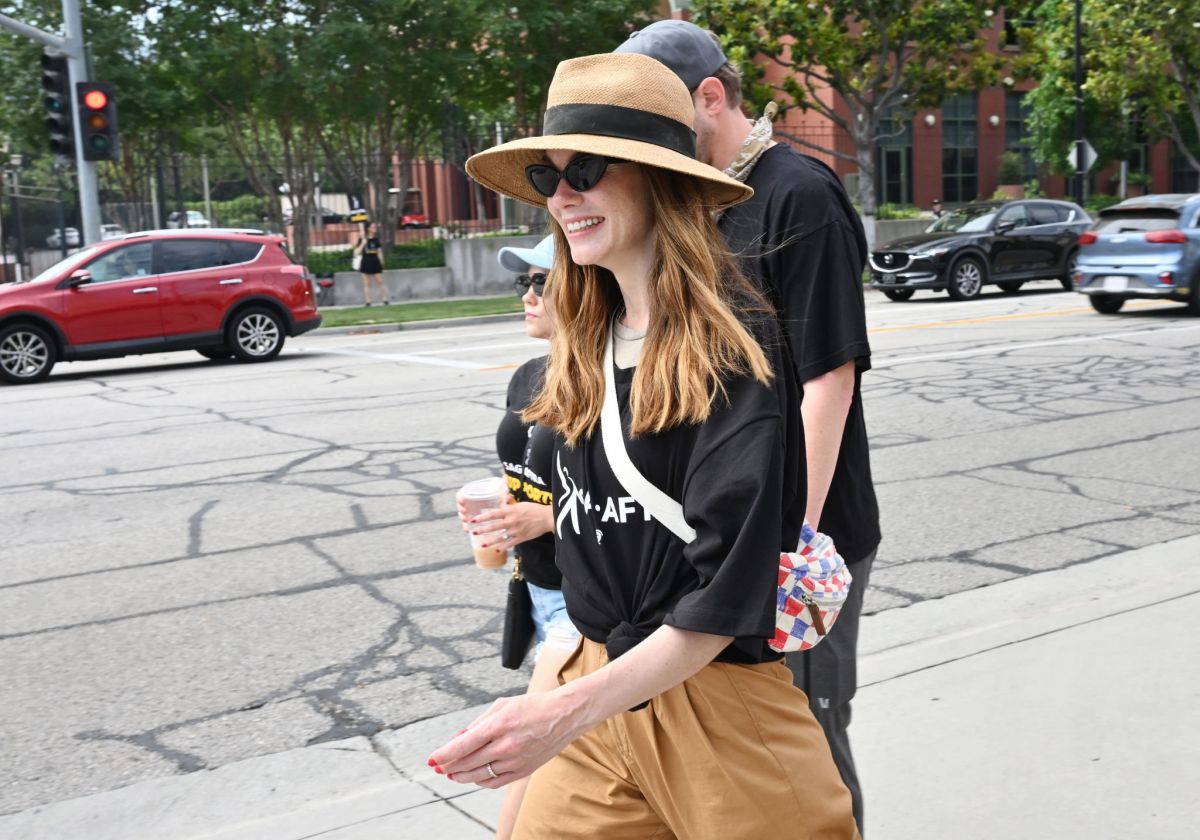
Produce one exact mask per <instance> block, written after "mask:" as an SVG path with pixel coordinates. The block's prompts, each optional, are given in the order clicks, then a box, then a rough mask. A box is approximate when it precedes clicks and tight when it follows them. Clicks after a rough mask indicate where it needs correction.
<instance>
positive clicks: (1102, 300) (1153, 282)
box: [1075, 193, 1200, 315]
mask: <svg viewBox="0 0 1200 840" xmlns="http://www.w3.org/2000/svg"><path fill="white" fill-rule="evenodd" d="M1075 290H1076V291H1078V292H1082V293H1083V294H1085V295H1087V296H1088V299H1089V300H1090V301H1091V304H1092V308H1093V309H1095V310H1096V311H1097V312H1102V313H1104V314H1105V315H1112V314H1114V313H1115V312H1118V311H1119V310H1120V309H1121V307H1122V306H1124V304H1125V301H1127V300H1133V299H1134V298H1160V299H1166V300H1177V301H1181V302H1184V303H1186V304H1187V305H1188V310H1189V311H1190V312H1191V314H1193V315H1200V193H1191V194H1178V195H1176V194H1172V195H1147V196H1142V197H1140V198H1129V199H1126V200H1125V201H1122V202H1121V203H1120V204H1116V205H1114V206H1112V207H1109V208H1108V209H1106V210H1102V211H1100V219H1099V220H1098V221H1097V222H1096V223H1095V224H1094V225H1092V227H1091V228H1090V229H1089V230H1088V231H1086V232H1085V233H1084V234H1083V235H1082V236H1080V237H1079V259H1078V262H1077V263H1076V270H1075Z"/></svg>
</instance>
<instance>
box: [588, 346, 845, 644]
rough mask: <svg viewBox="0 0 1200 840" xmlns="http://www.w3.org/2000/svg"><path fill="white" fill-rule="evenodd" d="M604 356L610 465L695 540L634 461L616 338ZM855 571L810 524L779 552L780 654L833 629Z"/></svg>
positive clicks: (638, 496)
mask: <svg viewBox="0 0 1200 840" xmlns="http://www.w3.org/2000/svg"><path fill="white" fill-rule="evenodd" d="M611 333H612V331H611V329H610V330H609V339H608V342H607V346H606V348H605V354H604V406H603V408H602V409H601V410H600V439H601V441H602V442H603V444H604V454H605V455H606V456H608V463H609V466H611V467H612V471H613V475H615V476H616V477H617V481H619V482H621V486H622V487H624V488H625V490H626V492H628V493H629V494H630V495H631V496H633V498H634V500H635V501H636V502H637V503H638V504H640V505H641V506H642V507H643V508H644V509H645V510H646V512H647V513H649V514H650V515H651V516H653V517H654V518H655V519H656V520H658V521H659V522H660V523H662V525H663V526H665V527H666V528H667V529H668V530H669V531H671V533H673V534H675V536H677V537H679V538H680V539H681V540H683V541H684V542H685V543H690V542H692V540H694V539H696V530H695V529H694V528H692V527H691V526H690V525H688V524H687V520H686V519H684V517H683V505H681V504H680V503H679V502H677V501H675V500H674V499H673V498H671V497H670V496H668V495H667V494H666V493H664V492H663V491H662V490H660V489H658V488H657V487H656V486H654V484H652V483H651V482H650V480H649V479H647V478H646V477H645V476H644V475H642V473H641V471H640V470H638V468H637V467H636V466H634V464H633V461H631V460H630V459H629V452H628V451H626V449H625V436H624V434H622V432H621V410H620V407H619V406H618V405H617V387H616V383H615V382H614V381H613V373H612V368H613V339H612V334H611ZM851 580H852V579H851V576H850V570H849V569H847V568H846V563H845V561H844V560H843V559H842V556H841V555H840V554H838V552H837V549H836V548H835V547H834V545H833V540H832V539H830V538H829V536H828V535H826V534H820V533H817V532H816V531H815V530H813V528H812V527H811V526H810V525H809V524H808V522H805V523H804V527H803V528H801V530H800V545H799V546H798V547H797V548H796V550H795V551H784V552H780V554H779V577H778V581H779V589H778V591H777V593H776V604H775V607H776V609H775V636H774V637H773V638H772V639H771V640H770V641H768V642H767V644H768V645H770V647H771V648H772V649H773V650H777V651H779V652H780V653H791V652H793V651H799V650H808V649H809V648H811V647H814V646H816V645H817V644H818V643H819V642H820V641H821V640H822V639H824V638H825V636H826V634H827V633H829V631H830V629H831V628H832V627H833V623H834V622H835V621H837V617H838V614H839V613H841V611H842V605H843V604H845V603H846V598H847V597H849V595H850V583H851Z"/></svg>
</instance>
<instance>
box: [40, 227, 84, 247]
mask: <svg viewBox="0 0 1200 840" xmlns="http://www.w3.org/2000/svg"><path fill="white" fill-rule="evenodd" d="M64 237H65V238H66V240H67V247H68V248H78V247H79V231H78V230H76V229H75V228H73V227H69V228H63V229H62V230H59V229H58V228H55V229H54V232H53V233H52V234H50V235H49V236H47V237H46V247H47V248H54V249H58V248H61V247H62V246H63V238H64Z"/></svg>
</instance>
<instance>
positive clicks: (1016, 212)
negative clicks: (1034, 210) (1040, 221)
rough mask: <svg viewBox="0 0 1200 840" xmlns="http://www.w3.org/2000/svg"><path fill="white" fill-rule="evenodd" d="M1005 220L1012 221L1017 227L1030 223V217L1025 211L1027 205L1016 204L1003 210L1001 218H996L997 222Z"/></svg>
mask: <svg viewBox="0 0 1200 840" xmlns="http://www.w3.org/2000/svg"><path fill="white" fill-rule="evenodd" d="M1003 222H1012V223H1013V224H1014V225H1016V226H1017V227H1025V226H1026V225H1028V224H1029V217H1028V216H1027V215H1026V213H1025V205H1024V204H1014V205H1012V206H1010V207H1005V208H1004V209H1003V210H1001V211H1000V218H998V219H997V220H996V224H1001V223H1003Z"/></svg>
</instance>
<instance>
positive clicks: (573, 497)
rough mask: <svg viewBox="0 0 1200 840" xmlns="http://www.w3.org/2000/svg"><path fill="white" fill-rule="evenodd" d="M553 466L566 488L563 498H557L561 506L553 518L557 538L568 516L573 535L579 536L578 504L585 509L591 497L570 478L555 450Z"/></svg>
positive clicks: (560, 534) (589, 504) (560, 535)
mask: <svg viewBox="0 0 1200 840" xmlns="http://www.w3.org/2000/svg"><path fill="white" fill-rule="evenodd" d="M554 463H555V467H556V469H557V470H558V477H559V479H560V480H561V481H562V485H563V487H564V488H566V491H567V492H566V493H565V494H564V498H562V499H559V500H558V506H559V508H561V510H559V513H558V517H557V519H556V520H555V526H556V527H557V529H558V538H559V539H560V540H561V539H562V535H563V528H562V524H563V520H564V519H566V518H567V517H568V516H570V517H571V527H572V528H573V529H574V530H575V536H579V534H580V530H579V505H581V504H582V505H583V509H584V510H585V511H586V510H587V509H588V507H590V506H591V503H592V499H591V496H590V494H585V493H584V492H583V491H582V490H581V489H579V487H578V486H577V485H576V484H575V481H574V480H573V479H572V478H571V474H570V473H569V472H567V468H566V467H564V466H563V465H562V456H561V455H559V454H558V453H557V452H556V453H555V454H554Z"/></svg>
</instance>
